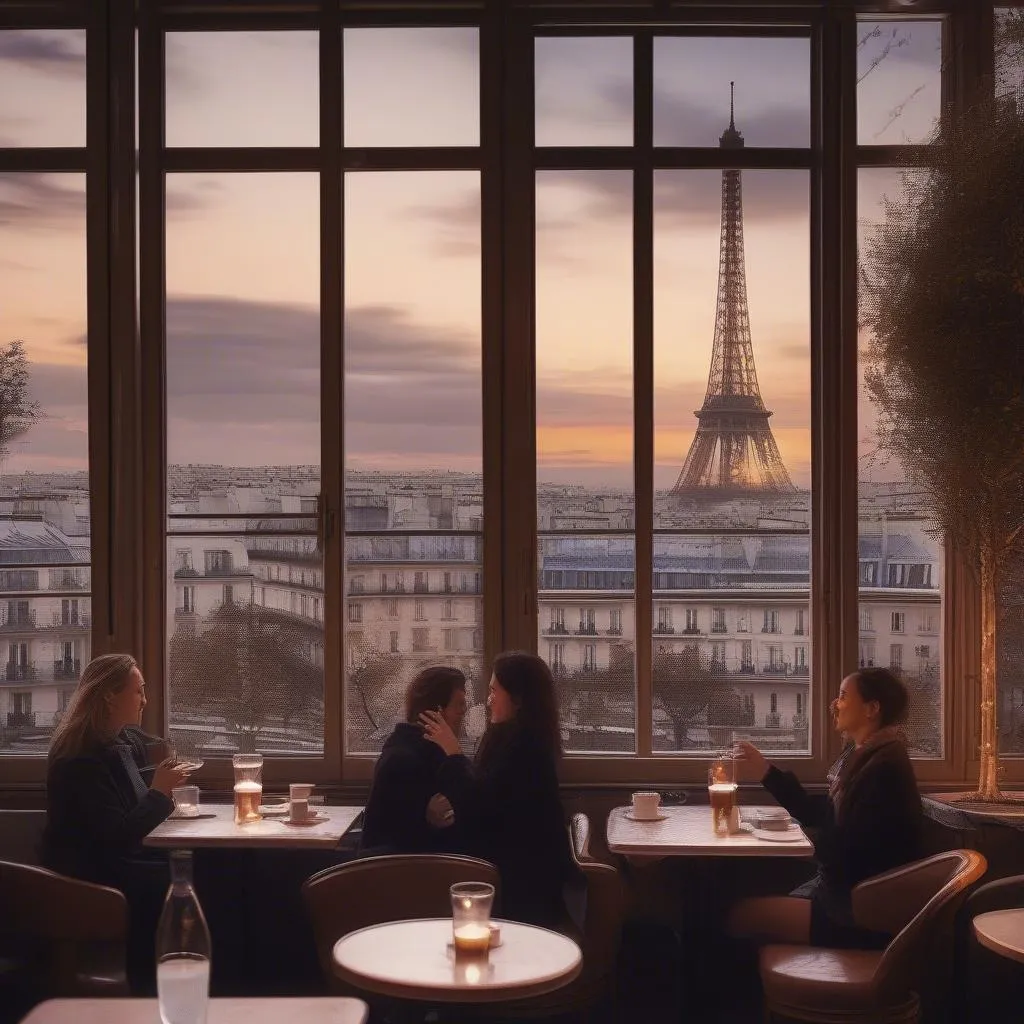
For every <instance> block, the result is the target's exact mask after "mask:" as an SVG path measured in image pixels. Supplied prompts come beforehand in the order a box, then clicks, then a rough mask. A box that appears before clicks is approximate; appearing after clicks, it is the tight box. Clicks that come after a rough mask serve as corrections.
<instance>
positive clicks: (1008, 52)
mask: <svg viewBox="0 0 1024 1024" xmlns="http://www.w3.org/2000/svg"><path fill="white" fill-rule="evenodd" d="M995 45H996V53H995V58H996V59H995V70H996V95H998V96H1016V97H1017V102H1018V103H1024V8H1009V7H1004V8H997V9H996V12H995Z"/></svg>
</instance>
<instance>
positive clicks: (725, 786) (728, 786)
mask: <svg viewBox="0 0 1024 1024" xmlns="http://www.w3.org/2000/svg"><path fill="white" fill-rule="evenodd" d="M737 788H738V787H737V784H736V783H735V782H713V783H712V784H711V785H710V786H708V792H709V793H734V792H736V789H737Z"/></svg>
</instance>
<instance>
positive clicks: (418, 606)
mask: <svg viewBox="0 0 1024 1024" xmlns="http://www.w3.org/2000/svg"><path fill="white" fill-rule="evenodd" d="M412 617H413V618H414V619H415V620H416V621H417V622H422V621H423V620H424V619H425V618H426V617H427V605H426V602H425V601H414V602H413V606H412Z"/></svg>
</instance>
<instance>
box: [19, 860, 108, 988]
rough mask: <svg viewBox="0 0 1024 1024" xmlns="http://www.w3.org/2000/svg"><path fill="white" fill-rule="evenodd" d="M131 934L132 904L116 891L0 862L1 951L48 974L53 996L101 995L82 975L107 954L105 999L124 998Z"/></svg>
mask: <svg viewBox="0 0 1024 1024" xmlns="http://www.w3.org/2000/svg"><path fill="white" fill-rule="evenodd" d="M127 935H128V903H127V901H126V900H125V898H124V896H123V895H122V894H121V893H120V892H118V891H117V890H116V889H108V888H107V887H106V886H103V885H93V884H92V883H90V882H81V881H79V880H78V879H75V878H67V877H65V876H64V875H58V874H56V872H53V871H47V870H46V869H45V868H37V867H33V866H31V865H27V864H12V863H10V862H8V861H0V948H7V947H10V949H11V950H13V951H15V952H17V953H24V954H27V955H28V958H29V959H30V960H32V961H33V962H35V963H36V964H37V966H38V967H39V969H41V970H42V971H43V972H45V976H46V978H47V981H46V990H47V991H48V993H49V994H50V995H53V996H80V995H92V994H96V993H95V992H94V991H93V989H92V988H90V987H89V984H88V982H89V979H87V978H85V979H84V978H83V976H82V974H81V973H80V972H81V970H82V969H86V970H88V967H87V965H88V963H89V961H90V960H91V959H94V958H95V955H96V954H97V952H98V951H99V950H101V949H102V950H106V951H107V959H106V963H105V971H104V974H105V975H106V977H105V979H104V982H105V984H104V989H103V994H107V995H114V994H120V993H119V992H116V991H115V987H116V985H117V978H118V977H120V978H121V984H123V976H124V964H125V951H126V942H127ZM83 984H85V985H86V987H85V988H84V989H83V987H82V986H83Z"/></svg>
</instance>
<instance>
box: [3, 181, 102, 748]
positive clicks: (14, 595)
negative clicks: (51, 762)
mask: <svg viewBox="0 0 1024 1024" xmlns="http://www.w3.org/2000/svg"><path fill="white" fill-rule="evenodd" d="M85 310H86V273H85V177H84V176H83V175H77V174H67V175H57V174H29V173H19V174H11V173H2V174H0V387H2V389H3V395H4V402H3V408H0V645H2V647H0V656H2V657H3V659H4V668H3V669H2V670H0V753H20V754H24V753H37V754H44V753H45V752H46V747H47V745H48V743H49V739H50V735H51V733H52V731H53V727H54V726H55V725H56V723H57V722H58V721H59V720H60V716H61V713H62V712H63V710H64V709H65V708H66V707H67V702H68V700H69V698H70V696H71V693H72V691H73V690H74V688H75V686H76V685H77V680H78V677H79V675H80V673H81V670H82V667H83V666H84V665H86V664H87V663H88V662H89V659H90V658H91V656H92V633H91V627H92V609H91V598H90V589H91V576H90V537H89V526H90V515H89V461H88V397H87V396H88V389H87V384H86V339H85V329H86V313H85Z"/></svg>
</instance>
